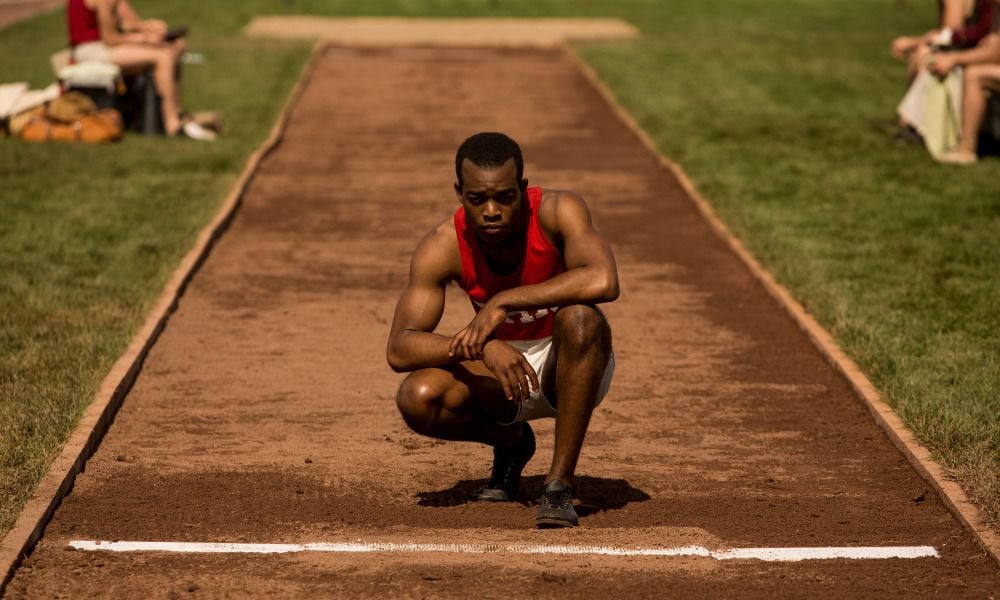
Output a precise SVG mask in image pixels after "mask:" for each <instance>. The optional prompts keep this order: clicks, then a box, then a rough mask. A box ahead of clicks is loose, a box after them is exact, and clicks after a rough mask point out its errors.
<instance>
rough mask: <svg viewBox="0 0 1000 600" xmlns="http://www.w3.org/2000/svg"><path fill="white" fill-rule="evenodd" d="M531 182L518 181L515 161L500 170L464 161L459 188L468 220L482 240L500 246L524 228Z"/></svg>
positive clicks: (457, 190) (456, 189) (510, 159)
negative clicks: (524, 206)
mask: <svg viewBox="0 0 1000 600" xmlns="http://www.w3.org/2000/svg"><path fill="white" fill-rule="evenodd" d="M526 185H527V180H522V181H518V180H517V165H516V163H515V162H514V159H513V158H509V159H507V162H505V163H504V164H503V165H501V166H499V167H480V166H477V165H475V164H474V163H473V162H472V161H470V160H469V159H465V160H464V161H462V187H461V188H460V187H459V186H458V183H456V184H455V191H456V192H457V193H458V196H459V199H460V200H461V201H462V206H464V207H465V217H466V220H467V222H468V223H469V224H470V225H472V228H473V230H474V231H475V232H476V235H478V236H479V239H480V240H482V241H484V242H487V243H498V242H502V241H504V240H506V239H507V238H509V237H511V235H514V234H517V233H520V232H521V230H522V229H523V228H524V219H523V211H522V210H521V205H522V201H523V191H524V188H525V186H526Z"/></svg>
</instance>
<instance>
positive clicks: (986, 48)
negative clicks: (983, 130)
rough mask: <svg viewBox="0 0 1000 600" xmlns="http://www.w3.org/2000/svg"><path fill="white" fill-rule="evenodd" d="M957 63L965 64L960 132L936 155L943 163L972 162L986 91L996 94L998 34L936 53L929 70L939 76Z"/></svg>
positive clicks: (999, 89) (999, 79) (999, 88)
mask: <svg viewBox="0 0 1000 600" xmlns="http://www.w3.org/2000/svg"><path fill="white" fill-rule="evenodd" d="M958 66H964V67H965V83H964V87H963V90H962V131H961V135H960V138H959V140H960V141H959V144H958V146H957V147H955V148H953V149H952V150H951V151H949V152H946V153H945V154H943V155H941V156H940V157H938V160H939V161H941V162H943V163H949V164H957V165H971V164H972V163H974V162H976V160H977V156H976V146H977V144H978V143H979V129H980V127H982V124H983V117H984V116H985V115H986V92H987V90H992V91H993V92H995V93H1000V34H996V33H994V34H991V35H989V36H987V37H986V38H984V39H983V41H982V42H980V43H979V45H978V46H976V47H975V48H970V49H969V50H963V51H960V52H948V53H943V54H938V55H936V56H935V57H934V60H933V62H931V64H930V67H929V68H930V70H931V71H932V72H933V73H934V74H936V75H938V76H940V77H943V76H945V75H947V74H948V72H949V71H951V70H952V69H954V68H955V67H958Z"/></svg>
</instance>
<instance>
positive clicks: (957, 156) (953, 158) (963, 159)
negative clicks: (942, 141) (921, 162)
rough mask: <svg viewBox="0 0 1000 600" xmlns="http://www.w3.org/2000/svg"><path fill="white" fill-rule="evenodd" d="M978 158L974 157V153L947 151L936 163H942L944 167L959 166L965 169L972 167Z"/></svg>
mask: <svg viewBox="0 0 1000 600" xmlns="http://www.w3.org/2000/svg"><path fill="white" fill-rule="evenodd" d="M978 160H979V157H977V156H976V153H975V152H969V151H968V150H959V149H955V150H949V151H947V152H945V153H944V154H942V155H940V156H938V157H937V161H938V162H940V163H944V164H946V165H961V166H963V167H967V166H969V165H973V164H975V163H976V161H978Z"/></svg>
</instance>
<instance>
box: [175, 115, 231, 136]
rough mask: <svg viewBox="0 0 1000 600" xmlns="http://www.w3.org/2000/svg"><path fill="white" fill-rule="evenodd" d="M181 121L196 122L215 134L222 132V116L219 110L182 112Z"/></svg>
mask: <svg viewBox="0 0 1000 600" xmlns="http://www.w3.org/2000/svg"><path fill="white" fill-rule="evenodd" d="M181 120H183V121H194V122H195V123H197V124H198V125H201V126H202V127H204V128H205V129H210V130H212V131H214V132H215V133H221V132H222V114H221V113H219V111H217V110H199V111H195V112H193V113H189V112H187V111H181Z"/></svg>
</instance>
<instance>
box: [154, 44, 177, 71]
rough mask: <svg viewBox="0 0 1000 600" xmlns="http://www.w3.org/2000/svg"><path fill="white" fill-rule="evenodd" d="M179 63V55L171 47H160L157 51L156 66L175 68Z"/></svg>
mask: <svg viewBox="0 0 1000 600" xmlns="http://www.w3.org/2000/svg"><path fill="white" fill-rule="evenodd" d="M176 64H177V55H176V54H174V51H173V50H171V49H170V48H160V49H157V51H156V66H157V67H161V68H164V69H173V68H174V65H176Z"/></svg>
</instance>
